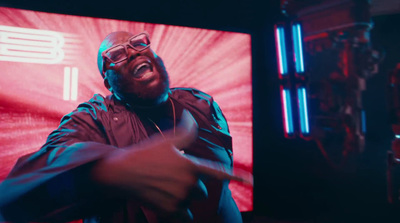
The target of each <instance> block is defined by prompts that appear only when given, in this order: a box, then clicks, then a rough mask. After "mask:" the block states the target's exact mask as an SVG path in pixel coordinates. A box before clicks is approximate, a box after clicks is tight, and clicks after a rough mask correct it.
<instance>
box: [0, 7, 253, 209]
mask: <svg viewBox="0 0 400 223" xmlns="http://www.w3.org/2000/svg"><path fill="white" fill-rule="evenodd" d="M118 30H123V31H129V32H131V33H139V32H142V31H147V32H148V33H149V34H150V38H151V41H152V43H151V44H152V45H151V47H152V49H153V50H154V51H155V52H156V53H157V54H158V55H159V56H160V57H161V58H163V60H164V63H165V66H166V68H167V70H168V73H169V75H170V80H171V87H193V88H197V89H200V90H202V91H204V92H206V93H208V94H210V95H212V96H213V97H214V99H215V101H216V102H218V104H219V105H220V107H221V109H222V111H223V112H224V114H225V116H226V118H227V120H228V124H229V127H230V131H231V135H232V137H233V152H234V165H235V167H239V168H242V169H245V170H247V171H250V172H251V171H252V166H253V162H252V150H253V144H252V92H251V91H252V88H251V42H250V41H251V40H250V35H248V34H243V33H234V32H225V31H216V30H207V29H199V28H189V27H179V26H171V25H162V24H150V23H143V22H130V21H119V20H111V19H101V18H90V17H80V16H71V15H61V14H53V13H43V12H36V11H28V10H20V9H12V8H1V7H0V68H1V70H0V72H1V75H0V132H1V133H0V160H1V162H0V182H1V181H3V180H4V178H5V177H6V176H7V174H8V173H9V172H10V170H11V168H12V167H13V165H14V164H15V162H16V160H17V159H18V157H20V156H22V155H24V154H27V153H31V152H34V151H36V150H38V149H39V148H40V147H41V146H42V144H44V142H45V141H46V138H47V135H48V134H49V133H50V132H51V131H52V130H54V129H55V128H57V126H58V125H59V122H60V119H61V117H62V116H63V115H65V114H67V113H69V112H71V111H72V110H73V109H74V108H76V107H77V105H78V104H79V103H81V102H84V101H87V100H89V99H90V98H91V97H92V96H93V94H95V93H100V94H102V95H103V96H105V95H108V94H110V93H109V92H108V90H107V89H106V88H105V87H104V85H103V81H102V78H101V76H100V74H99V71H98V69H97V64H96V60H97V50H98V47H99V44H100V43H101V41H102V40H103V38H104V37H105V36H106V35H107V34H108V33H110V32H113V31H118ZM230 187H231V189H232V193H233V197H234V199H235V200H236V202H237V204H238V206H239V209H240V211H250V210H252V208H253V204H252V200H253V190H252V187H250V186H247V185H243V184H240V183H236V182H231V184H230Z"/></svg>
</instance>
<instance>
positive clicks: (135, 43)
mask: <svg viewBox="0 0 400 223" xmlns="http://www.w3.org/2000/svg"><path fill="white" fill-rule="evenodd" d="M128 47H130V48H132V49H134V50H136V51H138V52H141V51H143V50H145V49H147V48H149V47H150V37H149V34H148V33H147V32H142V33H139V34H137V35H134V36H132V37H130V38H129V39H128V41H126V42H125V43H122V44H118V45H115V46H112V47H110V48H108V49H107V50H104V51H103V53H102V54H101V56H102V57H103V77H104V73H105V63H104V60H108V61H110V62H111V63H114V64H116V63H121V62H122V61H125V60H126V59H128Z"/></svg>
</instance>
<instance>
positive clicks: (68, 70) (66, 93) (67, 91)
mask: <svg viewBox="0 0 400 223" xmlns="http://www.w3.org/2000/svg"><path fill="white" fill-rule="evenodd" d="M70 87H71V68H70V67H64V93H63V99H64V100H65V101H68V100H69V95H70V90H71V89H70Z"/></svg>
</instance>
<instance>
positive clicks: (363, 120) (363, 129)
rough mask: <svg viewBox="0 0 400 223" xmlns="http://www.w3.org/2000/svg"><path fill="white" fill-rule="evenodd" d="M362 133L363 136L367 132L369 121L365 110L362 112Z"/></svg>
mask: <svg viewBox="0 0 400 223" xmlns="http://www.w3.org/2000/svg"><path fill="white" fill-rule="evenodd" d="M361 131H362V133H363V134H365V133H366V132H367V121H366V117H365V111H364V110H361Z"/></svg>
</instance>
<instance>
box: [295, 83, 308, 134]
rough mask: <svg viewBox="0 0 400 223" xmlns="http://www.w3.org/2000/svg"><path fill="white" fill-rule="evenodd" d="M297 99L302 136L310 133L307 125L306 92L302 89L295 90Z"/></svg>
mask: <svg viewBox="0 0 400 223" xmlns="http://www.w3.org/2000/svg"><path fill="white" fill-rule="evenodd" d="M297 99H298V104H299V116H300V128H301V133H302V134H309V133H310V126H309V123H308V107H307V91H306V89H305V88H304V87H300V88H298V89H297Z"/></svg>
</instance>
